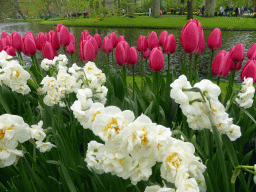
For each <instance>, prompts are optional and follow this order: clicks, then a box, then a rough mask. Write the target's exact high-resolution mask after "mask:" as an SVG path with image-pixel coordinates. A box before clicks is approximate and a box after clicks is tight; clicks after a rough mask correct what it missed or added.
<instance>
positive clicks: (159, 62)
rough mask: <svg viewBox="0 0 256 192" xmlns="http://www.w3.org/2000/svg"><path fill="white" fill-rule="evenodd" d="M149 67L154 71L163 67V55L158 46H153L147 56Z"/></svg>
mask: <svg viewBox="0 0 256 192" xmlns="http://www.w3.org/2000/svg"><path fill="white" fill-rule="evenodd" d="M149 67H150V69H152V70H153V71H155V72H158V71H161V70H162V69H163V68H164V56H163V53H162V51H161V49H159V48H154V49H153V50H152V52H151V54H150V57H149Z"/></svg>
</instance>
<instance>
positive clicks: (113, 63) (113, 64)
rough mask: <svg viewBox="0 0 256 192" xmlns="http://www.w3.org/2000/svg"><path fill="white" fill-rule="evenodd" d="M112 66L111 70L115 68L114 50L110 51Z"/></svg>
mask: <svg viewBox="0 0 256 192" xmlns="http://www.w3.org/2000/svg"><path fill="white" fill-rule="evenodd" d="M112 66H113V69H114V68H115V62H114V49H113V51H112Z"/></svg>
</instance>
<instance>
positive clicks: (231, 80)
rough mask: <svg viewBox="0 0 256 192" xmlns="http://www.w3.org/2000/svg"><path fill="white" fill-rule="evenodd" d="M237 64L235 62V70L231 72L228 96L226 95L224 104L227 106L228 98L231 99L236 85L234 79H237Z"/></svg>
mask: <svg viewBox="0 0 256 192" xmlns="http://www.w3.org/2000/svg"><path fill="white" fill-rule="evenodd" d="M236 64H237V63H235V68H234V71H232V73H231V74H230V79H229V84H228V90H227V94H226V97H225V100H224V106H226V104H227V102H228V100H229V99H231V96H232V92H233V85H234V80H235V73H236Z"/></svg>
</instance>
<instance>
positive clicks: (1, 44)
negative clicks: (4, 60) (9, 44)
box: [0, 39, 4, 52]
mask: <svg viewBox="0 0 256 192" xmlns="http://www.w3.org/2000/svg"><path fill="white" fill-rule="evenodd" d="M3 50H4V45H3V42H2V39H0V52H1V51H3Z"/></svg>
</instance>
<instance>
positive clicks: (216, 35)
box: [207, 28, 221, 50]
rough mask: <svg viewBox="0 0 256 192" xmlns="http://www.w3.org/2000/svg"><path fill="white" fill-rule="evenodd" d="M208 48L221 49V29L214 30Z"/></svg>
mask: <svg viewBox="0 0 256 192" xmlns="http://www.w3.org/2000/svg"><path fill="white" fill-rule="evenodd" d="M207 46H208V47H209V49H211V50H213V49H219V48H220V47H221V31H220V29H219V28H215V29H214V30H212V32H211V34H210V36H209V38H208V40H207Z"/></svg>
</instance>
